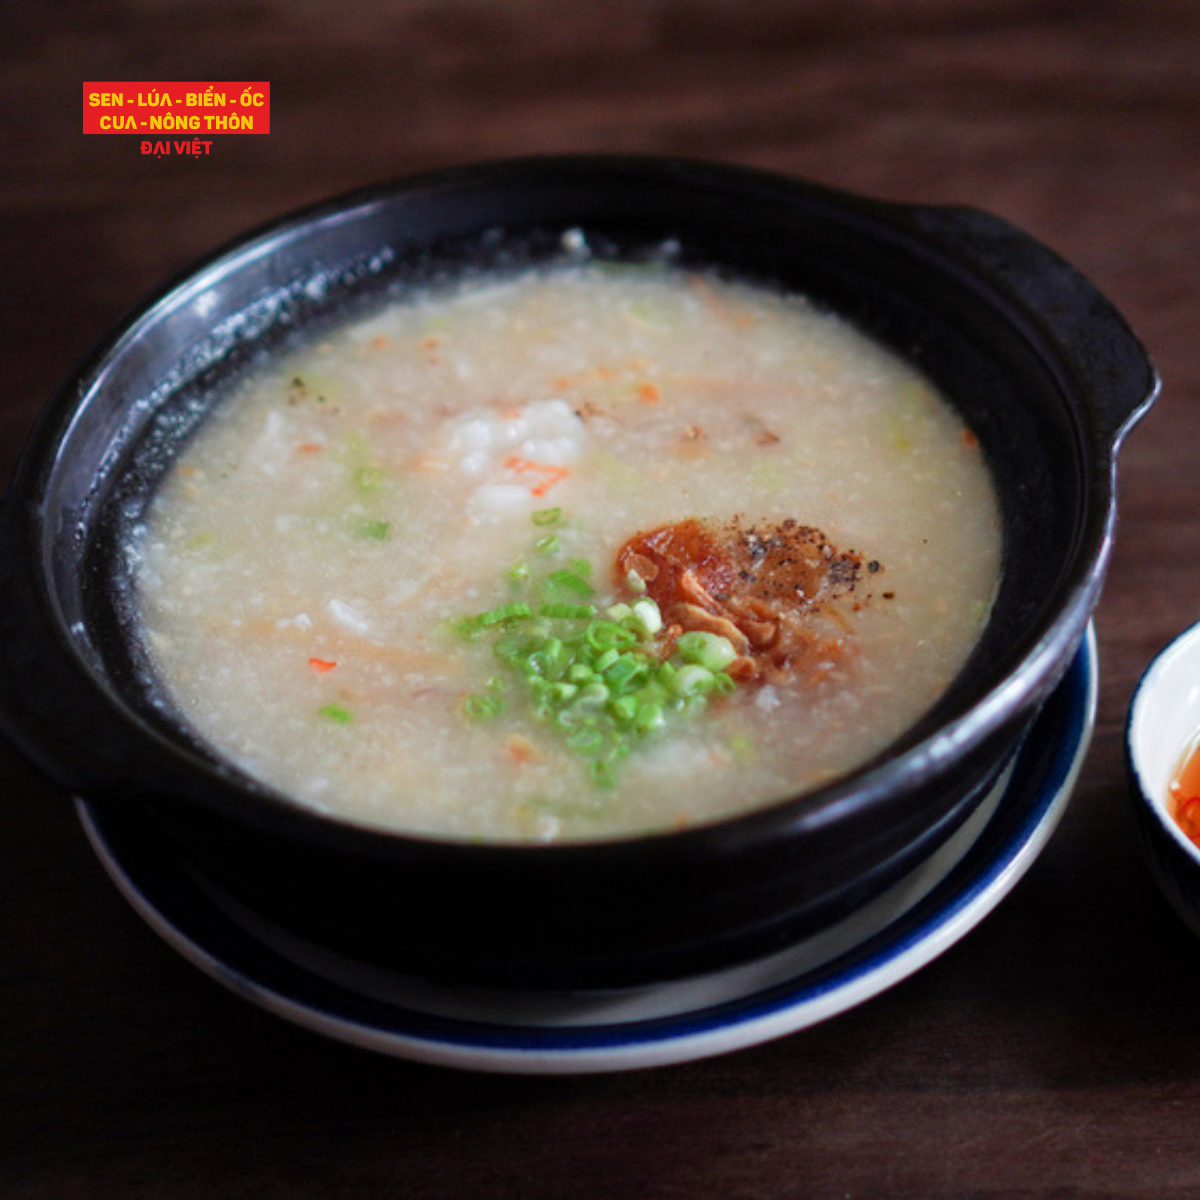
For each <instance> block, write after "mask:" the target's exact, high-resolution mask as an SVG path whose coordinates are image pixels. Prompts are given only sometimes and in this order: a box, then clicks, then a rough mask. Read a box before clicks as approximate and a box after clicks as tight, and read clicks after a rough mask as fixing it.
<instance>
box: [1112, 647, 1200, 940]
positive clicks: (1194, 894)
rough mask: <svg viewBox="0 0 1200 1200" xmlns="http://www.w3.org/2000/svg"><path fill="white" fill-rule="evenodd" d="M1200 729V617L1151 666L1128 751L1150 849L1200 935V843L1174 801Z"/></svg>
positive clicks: (1162, 882) (1132, 787) (1137, 812)
mask: <svg viewBox="0 0 1200 1200" xmlns="http://www.w3.org/2000/svg"><path fill="white" fill-rule="evenodd" d="M1197 734H1200V624H1196V625H1193V626H1192V627H1191V628H1190V629H1187V630H1185V631H1184V632H1183V633H1181V634H1180V635H1179V636H1178V637H1177V638H1176V639H1175V640H1174V641H1173V642H1171V643H1170V644H1169V645H1167V646H1166V647H1165V649H1163V650H1162V651H1161V652H1160V653H1159V654H1158V655H1157V656H1156V657H1155V658H1154V660H1153V661H1152V662H1151V663H1150V666H1149V667H1147V669H1146V672H1145V674H1144V675H1143V676H1142V678H1141V680H1140V682H1139V683H1138V686H1137V688H1136V689H1135V690H1134V693H1133V700H1132V701H1131V703H1130V705H1129V719H1128V721H1127V722H1126V726H1125V755H1126V762H1127V764H1128V767H1129V791H1130V800H1131V802H1132V804H1133V813H1134V818H1135V822H1136V826H1137V830H1138V835H1139V838H1140V840H1141V844H1142V849H1143V851H1144V853H1145V856H1146V861H1147V863H1149V865H1150V870H1151V872H1152V874H1153V875H1154V879H1155V882H1156V883H1157V884H1158V886H1159V890H1160V891H1161V892H1162V893H1163V895H1164V896H1165V897H1166V899H1167V900H1168V902H1169V903H1170V904H1171V906H1172V907H1173V908H1174V909H1175V911H1176V912H1177V913H1178V914H1179V915H1180V917H1182V918H1183V920H1184V921H1185V922H1186V923H1187V925H1188V926H1189V927H1190V928H1191V929H1192V930H1193V932H1195V933H1196V934H1197V935H1200V847H1197V846H1196V845H1195V844H1194V843H1192V841H1191V840H1190V839H1189V838H1188V837H1187V835H1186V834H1185V833H1184V832H1183V830H1182V829H1180V828H1179V826H1178V824H1176V822H1175V818H1174V816H1173V815H1172V813H1171V810H1170V808H1169V806H1168V801H1169V795H1170V787H1171V780H1172V779H1173V778H1174V775H1175V771H1176V768H1177V767H1178V766H1179V763H1180V760H1181V759H1182V757H1183V755H1184V753H1185V752H1186V751H1187V749H1188V747H1189V746H1191V745H1192V744H1193V742H1194V741H1195V739H1196V736H1197Z"/></svg>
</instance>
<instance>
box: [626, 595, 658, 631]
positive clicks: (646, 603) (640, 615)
mask: <svg viewBox="0 0 1200 1200" xmlns="http://www.w3.org/2000/svg"><path fill="white" fill-rule="evenodd" d="M632 615H633V619H634V621H636V622H637V624H638V625H639V626H640V627H641V629H642V632H643V634H644V635H645V636H646V637H653V636H654V635H655V634H656V633H658V632H659V630H661V629H662V627H663V619H662V613H661V612H660V611H659V608H658V605H657V604H656V603H655V602H654V601H653V600H651V599H650V598H649V597H645V598H643V599H641V600H635V601H634V602H633V609H632Z"/></svg>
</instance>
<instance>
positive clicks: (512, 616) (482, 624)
mask: <svg viewBox="0 0 1200 1200" xmlns="http://www.w3.org/2000/svg"><path fill="white" fill-rule="evenodd" d="M531 616H533V610H532V609H531V608H530V607H529V605H528V604H523V603H522V602H521V601H519V600H514V601H513V602H512V603H511V604H501V605H499V606H497V607H496V608H489V609H488V610H487V612H485V613H480V614H479V616H477V617H476V618H475V620H476V621H477V622H478V623H479V628H480V629H488V628H490V627H491V626H492V625H499V624H500V622H501V621H512V620H519V619H520V618H521V617H531Z"/></svg>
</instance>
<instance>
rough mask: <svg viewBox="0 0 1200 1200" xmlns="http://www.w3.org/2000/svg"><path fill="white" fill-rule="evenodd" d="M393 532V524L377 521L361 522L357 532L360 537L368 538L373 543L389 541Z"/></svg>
mask: <svg viewBox="0 0 1200 1200" xmlns="http://www.w3.org/2000/svg"><path fill="white" fill-rule="evenodd" d="M391 531H392V523H391V522H390V521H376V520H366V521H360V522H359V523H358V528H357V530H356V532H357V533H358V536H359V537H363V538H368V539H370V540H371V541H373V542H385V541H387V538H388V534H390V533H391Z"/></svg>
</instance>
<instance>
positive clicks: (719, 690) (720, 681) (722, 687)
mask: <svg viewBox="0 0 1200 1200" xmlns="http://www.w3.org/2000/svg"><path fill="white" fill-rule="evenodd" d="M713 679H714V680H715V682H716V686H715V687H714V688H713V691H714V692H715V693H716V694H717V695H718V696H732V695H733V693H734V692H736V691H737V681H736V680H735V679H734V678H733V676H732V675H727V674H726V673H725V672H724V671H714V672H713Z"/></svg>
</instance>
